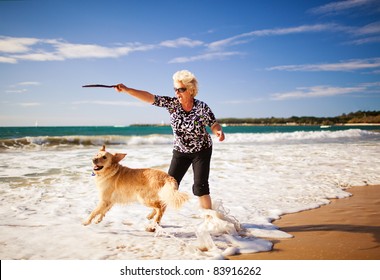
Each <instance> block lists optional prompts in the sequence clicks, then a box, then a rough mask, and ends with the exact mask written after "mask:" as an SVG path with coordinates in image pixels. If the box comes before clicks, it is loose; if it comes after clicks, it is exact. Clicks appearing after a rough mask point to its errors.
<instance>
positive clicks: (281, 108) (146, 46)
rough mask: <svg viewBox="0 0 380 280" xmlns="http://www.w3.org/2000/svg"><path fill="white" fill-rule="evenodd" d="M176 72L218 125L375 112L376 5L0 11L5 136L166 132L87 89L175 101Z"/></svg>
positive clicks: (110, 4) (32, 1)
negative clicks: (139, 128)
mask: <svg viewBox="0 0 380 280" xmlns="http://www.w3.org/2000/svg"><path fill="white" fill-rule="evenodd" d="M181 69H188V70H190V71H191V72H193V73H194V74H195V75H196V76H197V78H198V80H199V85H200V91H199V94H198V96H197V98H198V99H200V100H203V101H205V102H206V103H207V104H208V105H209V106H210V107H211V108H212V110H213V111H214V113H215V115H216V116H217V118H225V117H237V118H242V117H253V118H255V117H272V116H273V117H290V116H336V115H340V114H342V113H349V112H353V111H357V110H380V1H379V0H347V1H302V0H300V1H282V0H281V1H280V0H279V1H270V0H268V1H254V0H244V1H243V0H233V1H217V0H201V1H199V0H192V1H178V0H176V1H170V0H166V1H165V0H162V1H153V0H151V1H146V0H136V1H134V0H125V1H113V0H107V1H81V0H76V1H69V0H67V1H58V0H57V1H55V0H50V1H38V0H29V1H28V0H25V1H12V0H5V1H4V0H2V1H0V95H1V99H0V126H33V125H34V124H35V122H38V124H39V125H41V126H45V125H57V126H61V125H128V124H131V123H161V122H162V121H164V122H168V119H169V117H168V114H167V112H166V111H165V110H164V109H161V108H156V107H154V106H151V105H148V104H143V103H141V102H139V101H136V100H135V99H133V98H132V97H130V96H128V95H123V94H120V93H117V92H116V91H114V90H113V89H88V88H87V89H84V88H82V87H81V86H82V85H84V84H89V83H104V84H115V83H124V84H126V85H127V86H130V87H134V88H138V89H144V90H148V91H150V92H152V93H154V94H160V95H173V94H174V93H173V89H172V88H173V83H172V75H173V73H174V72H176V71H177V70H181Z"/></svg>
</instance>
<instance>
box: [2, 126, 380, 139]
mask: <svg viewBox="0 0 380 280" xmlns="http://www.w3.org/2000/svg"><path fill="white" fill-rule="evenodd" d="M349 129H361V130H380V125H379V126H332V127H329V128H320V127H319V126H227V127H224V128H223V130H224V131H225V133H291V132H296V131H305V132H312V131H341V130H349ZM152 134H159V135H165V134H172V130H171V127H170V126H126V127H114V126H62V127H0V139H16V138H23V137H38V136H51V137H59V136H74V135H83V136H100V135H119V136H134V135H135V136H145V135H152Z"/></svg>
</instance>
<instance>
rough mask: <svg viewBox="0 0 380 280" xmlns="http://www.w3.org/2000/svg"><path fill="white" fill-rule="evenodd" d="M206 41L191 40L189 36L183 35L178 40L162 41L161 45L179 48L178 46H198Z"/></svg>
mask: <svg viewBox="0 0 380 280" xmlns="http://www.w3.org/2000/svg"><path fill="white" fill-rule="evenodd" d="M203 44H204V43H203V42H202V41H197V40H191V39H189V38H185V37H181V38H178V39H176V40H167V41H163V42H161V43H160V46H163V47H167V48H178V47H190V48H192V47H198V46H202V45H203Z"/></svg>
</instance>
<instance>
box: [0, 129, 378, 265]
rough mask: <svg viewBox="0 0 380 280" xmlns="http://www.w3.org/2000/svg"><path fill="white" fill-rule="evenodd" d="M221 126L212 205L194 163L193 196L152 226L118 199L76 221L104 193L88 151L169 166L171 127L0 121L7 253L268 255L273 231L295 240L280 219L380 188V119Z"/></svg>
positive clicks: (57, 256)
mask: <svg viewBox="0 0 380 280" xmlns="http://www.w3.org/2000/svg"><path fill="white" fill-rule="evenodd" d="M224 131H225V133H226V140H225V141H224V142H218V141H217V139H215V138H213V141H214V149H213V156H212V162H211V174H210V189H211V197H212V199H213V205H214V210H209V211H204V210H201V209H199V207H198V200H197V198H196V197H194V196H193V195H192V192H191V189H192V170H191V169H189V171H188V173H187V174H186V175H185V178H184V179H183V181H182V183H181V186H180V189H181V191H185V192H187V193H189V194H191V199H190V201H189V202H187V203H186V204H185V205H184V207H183V208H181V209H179V210H173V209H168V210H167V212H166V213H165V215H164V217H163V219H162V223H161V226H159V227H157V230H156V233H149V232H145V230H144V229H145V226H146V225H147V223H148V221H147V220H146V218H145V216H146V215H147V214H148V213H149V212H150V210H149V209H148V208H146V207H145V206H143V205H139V204H130V205H120V206H115V207H113V208H112V209H111V210H110V211H109V212H108V213H107V215H106V217H105V218H104V219H103V221H102V222H101V223H100V224H92V225H89V226H87V227H85V226H83V225H82V224H81V223H82V221H84V220H85V218H87V216H88V215H89V213H90V212H91V211H92V210H93V208H94V207H95V206H96V204H97V201H98V193H97V190H96V187H95V183H94V177H93V176H92V164H91V159H92V157H93V156H94V155H95V154H96V153H97V151H98V149H99V148H100V147H101V145H103V144H105V145H106V146H107V150H109V151H111V152H123V153H127V157H126V158H125V159H124V160H123V161H121V164H123V165H127V166H128V167H130V168H141V167H150V168H157V169H161V170H164V171H167V170H168V167H169V163H170V159H171V154H172V141H173V137H172V135H171V129H170V127H167V126H126V127H1V128H0V166H1V168H0V192H1V198H0V199H1V205H0V212H1V220H0V226H1V232H0V248H1V249H0V258H1V259H3V260H4V259H40V260H46V259H54V260H66V259H70V260H77V259H86V260H92V259H97V260H106V259H138V260H144V259H148V260H156V259H168V260H171V259H223V258H225V257H226V256H228V255H233V254H237V253H254V252H260V251H269V250H271V249H272V247H273V244H272V243H271V242H270V241H268V240H267V239H266V238H290V237H291V236H290V235H289V234H288V233H286V232H283V231H281V230H280V229H278V228H277V227H276V226H274V225H273V224H272V222H273V221H274V220H275V219H278V218H279V217H280V216H281V215H284V214H287V213H295V212H299V211H304V210H308V209H313V208H316V207H319V206H321V205H324V204H328V203H329V202H330V201H329V199H331V198H345V197H349V196H350V193H349V187H350V186H363V185H367V184H380V172H379V171H380V156H379V155H380V132H379V131H380V127H379V126H350V127H347V126H332V127H329V128H320V127H317V126H227V127H224ZM210 217H211V219H210ZM200 248H202V250H201V249H200ZM204 249H206V250H204Z"/></svg>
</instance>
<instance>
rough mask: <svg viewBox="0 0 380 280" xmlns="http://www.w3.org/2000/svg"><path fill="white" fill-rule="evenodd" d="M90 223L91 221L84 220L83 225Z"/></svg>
mask: <svg viewBox="0 0 380 280" xmlns="http://www.w3.org/2000/svg"><path fill="white" fill-rule="evenodd" d="M89 224H91V221H84V222H82V225H84V226H88V225H89Z"/></svg>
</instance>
